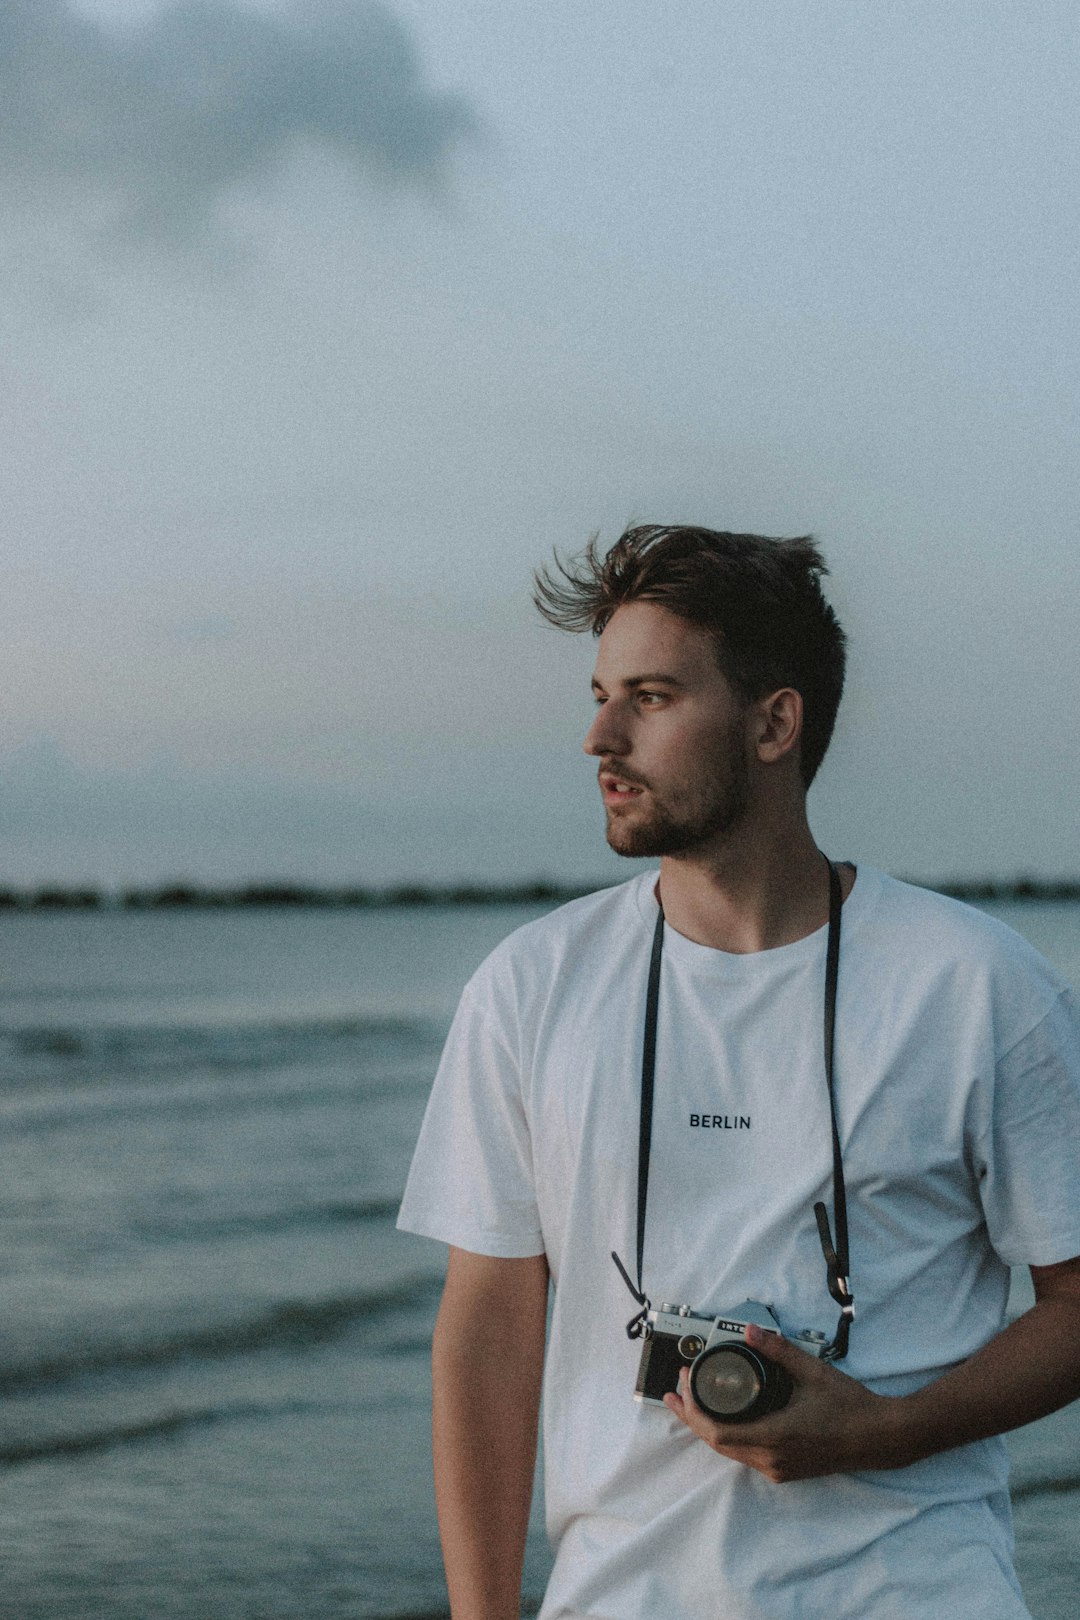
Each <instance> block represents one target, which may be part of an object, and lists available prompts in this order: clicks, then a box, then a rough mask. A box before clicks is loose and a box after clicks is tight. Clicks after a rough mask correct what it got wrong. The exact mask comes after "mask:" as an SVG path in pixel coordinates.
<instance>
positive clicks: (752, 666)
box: [533, 523, 847, 787]
mask: <svg viewBox="0 0 1080 1620" xmlns="http://www.w3.org/2000/svg"><path fill="white" fill-rule="evenodd" d="M827 573H828V569H827V568H826V566H825V559H824V558H823V557H822V555H821V552H820V551H819V550H818V547H817V545H816V544H815V542H814V541H813V540H812V539H811V538H810V537H809V536H808V535H804V536H802V537H801V538H799V539H794V540H771V539H767V538H765V537H764V536H762V535H757V534H727V533H723V532H721V531H719V530H716V529H698V528H689V527H683V526H678V525H667V524H655V523H650V524H644V525H642V526H640V527H637V528H632V529H627V531H626V533H625V534H624V535H622V537H621V538H620V539H619V540H617V541H616V542H615V544H614V545H613V546H612V547H611V549H610V551H608V552H607V554H606V555H605V556H601V554H600V551H599V547H598V537H597V536H595V535H594V536H593V538H592V539H591V540H590V541H589V544H588V546H587V547H586V549H585V551H584V552H583V553H582V554H581V556H580V557H577V558H571V559H570V560H569V561H568V562H564V561H563V560H562V558H560V556H559V554H558V552H556V553H555V561H554V564H553V566H552V567H551V568H542V569H539V570H538V571H537V573H536V574H535V576H534V585H535V589H534V592H533V601H534V602H535V603H536V606H537V607H538V608H539V610H540V612H541V613H542V614H543V615H544V618H545V619H547V620H548V621H549V623H551V624H554V625H557V626H558V627H559V628H560V629H561V630H575V631H582V630H591V631H592V633H593V635H594V636H598V635H599V634H600V633H601V631H602V630H603V628H604V626H605V625H606V624H607V622H608V620H609V619H610V618H611V616H612V614H613V613H614V612H615V610H616V608H619V607H622V606H623V605H624V604H625V603H627V602H658V603H659V604H660V605H661V606H662V607H666V608H668V609H669V610H670V611H671V612H672V613H676V614H678V615H679V617H680V618H682V619H688V620H689V621H690V622H691V623H692V624H698V625H701V626H702V627H703V628H704V629H705V630H707V631H708V632H709V634H710V635H711V636H712V638H713V641H714V643H715V646H716V656H717V660H718V663H719V665H720V668H721V670H722V671H723V673H724V675H725V677H726V678H727V679H728V680H729V681H730V682H731V684H732V686H733V687H734V688H735V690H736V691H737V692H738V693H740V695H741V696H742V697H743V698H744V699H745V700H746V701H748V702H751V703H752V702H755V701H756V700H757V699H758V698H762V697H766V696H767V695H768V694H769V693H770V692H776V691H779V690H780V688H781V687H785V686H790V687H793V688H794V689H795V690H796V691H797V692H799V693H800V694H801V696H802V700H803V730H802V739H801V748H800V770H801V773H802V779H803V782H804V784H805V785H806V786H807V787H809V786H810V783H811V782H812V781H813V779H814V777H815V775H816V774H817V770H818V766H819V765H820V764H821V761H822V760H823V759H824V757H825V751H826V749H827V748H828V746H829V740H830V738H831V737H832V732H833V726H834V724H835V722H836V711H837V709H838V708H839V706H840V697H841V694H842V693H843V690H844V663H845V646H846V641H847V638H846V637H845V635H844V632H843V630H842V629H841V628H840V624H839V621H838V620H837V617H836V614H835V613H834V612H833V610H832V608H831V607H830V606H829V604H828V602H827V601H826V600H825V597H824V594H823V592H822V589H821V576H822V575H823V574H827Z"/></svg>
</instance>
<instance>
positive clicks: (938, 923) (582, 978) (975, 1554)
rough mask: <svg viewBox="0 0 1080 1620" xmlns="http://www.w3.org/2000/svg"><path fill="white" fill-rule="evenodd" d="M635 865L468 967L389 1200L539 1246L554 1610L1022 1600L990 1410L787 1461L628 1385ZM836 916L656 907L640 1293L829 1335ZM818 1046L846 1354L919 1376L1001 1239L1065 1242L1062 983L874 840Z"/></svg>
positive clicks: (970, 1322)
mask: <svg viewBox="0 0 1080 1620" xmlns="http://www.w3.org/2000/svg"><path fill="white" fill-rule="evenodd" d="M654 883H655V874H651V873H646V874H644V875H643V876H641V877H638V878H635V879H633V880H632V881H631V882H629V883H626V884H623V885H621V886H619V887H618V888H614V889H609V890H605V891H603V892H601V893H599V894H595V895H591V896H589V897H588V898H586V899H584V900H579V901H575V902H573V903H572V904H570V905H568V906H563V907H562V908H561V909H559V910H558V911H555V912H553V913H551V914H550V915H549V916H547V917H544V918H542V919H540V920H539V921H537V922H534V923H530V924H529V925H528V926H527V927H525V928H522V929H519V930H518V931H517V932H516V933H515V934H512V935H511V936H510V937H509V938H508V939H507V940H505V941H504V942H503V943H502V944H501V945H500V946H499V947H498V948H497V949H496V950H495V951H494V952H493V953H492V955H491V956H490V957H489V958H488V959H487V961H486V962H485V963H484V964H483V965H482V966H481V968H480V969H479V971H478V972H477V973H476V975H475V976H474V977H473V979H472V980H471V982H470V983H469V985H468V986H467V988H466V990H465V992H464V995H463V996H462V1000H461V1004H460V1006H459V1008H458V1012H457V1016H456V1018H455V1020H454V1024H453V1027H452V1029H451V1032H450V1036H449V1038H448V1041H447V1044H446V1049H445V1052H444V1055H443V1059H442V1063H441V1066H440V1068H439V1072H438V1076H437V1078H436V1081H435V1084H434V1087H433V1090H432V1094H431V1099H430V1102H429V1105H428V1110H427V1114H426V1116H425V1120H424V1125H423V1129H422V1131H421V1135H420V1141H419V1144H418V1147H417V1150H416V1156H415V1159H414V1161H413V1166H412V1171H411V1173H410V1177H409V1182H408V1186H407V1189H406V1193H405V1198H404V1202H403V1204H402V1208H401V1215H400V1220H399V1224H400V1225H401V1226H402V1227H404V1228H406V1229H407V1230H410V1231H413V1232H418V1233H421V1234H423V1235H425V1236H428V1237H433V1238H438V1239H440V1240H442V1241H443V1242H446V1243H451V1244H454V1245H455V1246H457V1247H459V1248H463V1249H468V1250H471V1251H473V1252H475V1253H479V1254H489V1255H503V1256H526V1255H536V1254H540V1253H544V1254H546V1255H547V1257H548V1261H549V1264H550V1267H551V1274H552V1278H553V1281H554V1284H555V1294H554V1306H553V1316H552V1323H551V1331H550V1342H549V1347H548V1356H547V1363H546V1368H545V1382H544V1391H545V1393H544V1453H545V1496H546V1506H547V1522H548V1530H549V1533H550V1535H551V1538H552V1542H553V1545H554V1547H555V1549H556V1561H555V1568H554V1572H553V1575H552V1578H551V1582H550V1584H549V1587H548V1592H547V1596H546V1598H545V1602H544V1606H543V1609H542V1611H541V1616H542V1620H580V1617H585V1616H588V1617H590V1620H601V1617H602V1620H646V1617H647V1620H655V1617H656V1616H663V1617H664V1620H702V1617H703V1616H709V1617H713V1616H717V1617H723V1620H817V1617H821V1620H886V1617H888V1620H931V1617H932V1620H940V1617H941V1616H942V1615H943V1614H947V1615H948V1616H949V1620H987V1617H988V1616H993V1617H994V1620H1020V1617H1023V1616H1026V1614H1027V1610H1026V1609H1025V1607H1024V1604H1023V1601H1022V1599H1021V1597H1020V1594H1019V1590H1018V1588H1017V1585H1016V1579H1015V1576H1014V1574H1013V1571H1012V1562H1011V1557H1012V1536H1011V1525H1010V1518H1009V1507H1008V1496H1007V1489H1006V1462H1005V1451H1004V1445H1003V1443H1002V1441H1001V1440H999V1439H998V1440H990V1441H984V1442H980V1443H978V1444H974V1445H969V1446H963V1447H960V1448H957V1449H953V1450H950V1451H947V1452H942V1453H939V1454H938V1455H936V1456H934V1457H930V1458H928V1459H926V1460H925V1461H923V1462H920V1463H917V1464H915V1465H914V1466H913V1467H910V1468H905V1469H898V1470H889V1471H882V1472H879V1473H859V1474H844V1475H832V1476H827V1477H825V1478H822V1479H815V1480H806V1481H800V1482H798V1483H789V1484H783V1485H776V1484H772V1483H770V1482H769V1481H767V1480H766V1479H764V1478H763V1476H762V1475H760V1474H758V1473H756V1472H754V1471H753V1470H751V1469H749V1468H746V1467H745V1466H743V1465H741V1464H739V1463H736V1462H733V1461H731V1460H729V1459H727V1458H724V1457H720V1456H718V1455H717V1454H716V1453H715V1452H713V1451H711V1450H710V1449H709V1448H708V1447H707V1446H705V1445H704V1444H703V1443H702V1442H701V1441H699V1440H697V1439H696V1438H695V1437H694V1436H693V1435H692V1434H690V1432H689V1431H688V1430H687V1429H686V1428H684V1427H683V1426H682V1425H681V1424H680V1423H679V1422H678V1420H677V1419H676V1418H675V1417H674V1416H673V1415H672V1414H671V1413H669V1412H667V1411H665V1410H663V1409H661V1408H658V1407H656V1406H646V1405H642V1404H641V1403H640V1402H637V1401H635V1400H634V1399H633V1389H634V1382H635V1376H636V1372H637V1364H638V1360H639V1357H640V1353H641V1345H640V1341H631V1340H629V1339H628V1338H627V1336H626V1332H625V1324H626V1322H627V1320H628V1319H629V1317H630V1316H632V1315H633V1314H634V1311H635V1310H636V1306H635V1304H634V1302H633V1300H632V1299H631V1297H630V1295H629V1293H628V1291H627V1289H626V1286H625V1284H624V1283H623V1281H622V1280H621V1278H620V1277H619V1275H618V1273H617V1271H616V1269H615V1267H614V1265H613V1264H612V1261H611V1259H610V1251H611V1250H612V1249H616V1250H617V1251H618V1252H619V1254H620V1255H621V1256H622V1258H623V1260H624V1262H625V1263H626V1264H627V1266H628V1268H631V1269H632V1267H633V1258H634V1250H635V1241H636V1236H635V1234H636V1208H637V1205H636V1183H637V1137H638V1127H639V1117H640V1115H639V1099H640V1081H641V1047H642V1030H643V1023H644V1011H645V990H646V983H647V978H648V965H649V954H650V947H651V941H652V934H653V928H654V924H655V919H656V900H655V896H654ZM826 932H827V931H826V930H825V929H824V928H822V929H820V930H819V931H818V932H816V933H814V934H812V935H810V936H808V937H807V938H805V939H802V940H798V941H797V942H796V943H794V944H792V945H785V946H781V947H779V948H778V949H776V950H770V951H762V952H758V953H753V954H750V955H731V954H728V953H726V952H723V951H717V950H713V949H710V948H708V947H706V946H702V945H696V944H694V943H693V942H692V941H690V940H688V939H686V938H685V937H683V936H682V935H680V934H678V933H676V932H675V930H674V929H672V928H671V927H667V928H666V929H665V943H664V957H663V972H662V978H661V988H660V1004H659V1033H658V1040H657V1053H656V1090H655V1101H654V1114H653V1132H652V1158H651V1166H650V1175H649V1200H648V1220H647V1226H646V1239H645V1261H644V1273H643V1281H644V1287H645V1292H646V1293H647V1294H648V1295H649V1296H650V1298H651V1299H652V1301H653V1302H654V1304H656V1303H658V1302H660V1301H662V1300H663V1301H672V1302H676V1303H680V1304H688V1305H690V1306H692V1307H693V1308H694V1309H695V1310H697V1311H699V1312H701V1313H702V1314H713V1313H714V1312H715V1313H721V1312H726V1311H736V1310H737V1308H738V1306H739V1305H740V1303H741V1302H742V1301H743V1300H744V1299H746V1298H748V1297H749V1298H754V1299H757V1300H760V1301H763V1302H764V1303H766V1304H768V1305H770V1306H771V1307H772V1309H773V1311H774V1313H775V1315H776V1317H777V1319H778V1321H779V1323H780V1326H781V1328H782V1329H783V1330H784V1331H785V1332H786V1333H789V1334H793V1333H797V1332H799V1331H800V1330H801V1329H804V1328H816V1329H819V1330H821V1331H822V1332H824V1333H827V1334H828V1335H829V1337H830V1338H831V1337H832V1334H833V1331H834V1329H835V1325H836V1315H837V1310H836V1306H835V1305H834V1304H833V1301H832V1300H831V1298H830V1297H829V1295H828V1292H827V1290H826V1277H825V1264H824V1260H823V1258H822V1253H821V1247H820V1242H819V1239H818V1234H817V1229H816V1225H815V1222H814V1217H813V1204H814V1202H815V1200H817V1199H824V1200H825V1202H826V1205H827V1207H828V1208H829V1209H830V1211H831V1209H832V1155H831V1144H830V1124H829V1105H828V1093H827V1090H826V1083H825V1075H824V1064H823V1059H822V1002H823V986H824V972H825V940H826ZM835 1075H836V1093H837V1115H838V1122H839V1129H840V1137H841V1142H842V1146H843V1157H844V1170H845V1177H846V1183H847V1196H848V1211H849V1222H850V1249H851V1274H852V1286H853V1290H854V1294H855V1300H856V1313H857V1315H856V1321H855V1324H854V1327H853V1329H852V1333H851V1343H850V1350H849V1354H848V1357H847V1360H846V1361H845V1362H843V1363H841V1368H842V1370H843V1371H844V1372H846V1373H849V1374H850V1375H851V1376H852V1377H854V1378H857V1379H860V1380H861V1381H862V1382H863V1383H865V1384H867V1385H868V1386H869V1387H870V1388H871V1389H874V1390H876V1391H878V1392H881V1393H888V1394H904V1393H906V1392H908V1391H911V1390H913V1389H916V1388H918V1387H919V1386H921V1385H922V1384H924V1383H926V1382H927V1381H929V1380H930V1379H931V1378H933V1377H935V1376H937V1375H938V1374H939V1373H941V1372H943V1371H944V1370H945V1369H946V1368H948V1367H950V1366H952V1365H954V1364H955V1363H956V1362H958V1361H960V1360H962V1359H964V1358H965V1357H967V1356H970V1355H971V1354H972V1352H973V1351H975V1350H977V1349H978V1348H979V1347H980V1346H981V1345H983V1344H985V1342H986V1341H987V1340H988V1339H989V1338H990V1337H991V1336H992V1335H993V1334H995V1333H996V1332H998V1330H999V1329H1000V1328H1001V1326H1002V1325H1003V1321H1004V1312H1005V1302H1006V1296H1007V1292H1008V1283H1009V1266H1010V1265H1015V1264H1029V1265H1049V1264H1053V1263H1055V1262H1057V1261H1061V1260H1066V1259H1069V1258H1071V1257H1072V1256H1074V1255H1076V1254H1078V1253H1080V1025H1078V1021H1077V1016H1076V1010H1075V1004H1074V1000H1073V997H1072V994H1071V992H1070V991H1069V990H1068V988H1067V987H1066V986H1065V985H1064V984H1063V983H1062V982H1061V981H1060V980H1059V979H1058V978H1057V977H1056V975H1055V974H1054V973H1053V971H1052V970H1051V969H1050V967H1049V966H1048V964H1047V963H1046V962H1045V961H1043V959H1042V958H1041V957H1040V956H1039V955H1038V954H1037V953H1036V952H1035V951H1034V950H1032V948H1031V947H1030V946H1029V945H1028V944H1027V943H1026V942H1025V941H1024V940H1022V939H1021V938H1020V937H1019V936H1018V935H1017V934H1015V933H1013V931H1012V930H1011V929H1009V928H1006V927H1005V926H1004V925H1002V924H1000V923H998V922H996V921H994V920H993V919H991V918H989V917H987V916H985V915H983V914H982V913H980V912H978V911H975V910H973V909H972V908H970V907H967V906H963V905H959V904H957V903H956V902H954V901H950V900H947V899H944V898H942V897H941V896H940V895H936V894H933V893H930V892H928V891H925V890H920V889H917V888H914V887H911V886H909V885H907V884H902V883H899V882H896V881H895V880H893V879H891V878H887V877H884V876H882V874H880V873H878V872H875V871H873V870H870V869H868V868H866V867H862V868H860V869H859V872H858V875H857V879H856V882H855V885H854V888H853V890H852V892H851V895H850V896H849V898H848V900H847V902H846V903H845V905H844V908H843V927H842V941H841V957H840V976H839V990H838V998H837V1027H836V1058H835ZM695 1120H696V1121H698V1123H697V1124H694V1123H693V1121H695ZM702 1120H707V1121H708V1124H707V1125H703V1124H702V1123H701V1121H702ZM718 1122H719V1123H718ZM478 1327H479V1325H478Z"/></svg>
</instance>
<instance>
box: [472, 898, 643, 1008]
mask: <svg viewBox="0 0 1080 1620" xmlns="http://www.w3.org/2000/svg"><path fill="white" fill-rule="evenodd" d="M655 880H656V874H655V873H654V872H644V873H640V874H638V876H636V877H632V878H630V879H629V880H628V881H627V882H625V883H618V884H615V885H613V886H612V887H610V888H606V889H597V890H596V891H594V892H593V893H592V894H586V895H582V896H580V897H579V898H578V899H576V900H569V901H567V902H566V903H565V904H564V905H561V906H556V907H555V908H554V909H553V910H552V911H548V912H545V914H544V915H543V916H542V917H536V918H534V919H533V920H532V921H531V922H527V923H524V924H522V926H521V927H520V928H515V929H514V931H513V933H511V934H508V935H507V936H506V938H505V939H503V940H501V941H500V943H499V944H498V945H496V947H495V949H494V950H493V951H492V952H491V953H490V955H489V956H487V957H486V959H485V960H484V961H483V962H482V963H481V965H480V967H479V968H478V969H477V972H476V974H475V975H474V976H473V981H472V982H473V984H474V985H476V986H477V987H479V986H483V985H485V984H490V983H491V982H492V981H494V980H502V981H507V980H513V981H517V982H519V983H520V982H521V981H528V982H531V983H534V984H535V983H536V982H537V981H550V979H551V978H552V976H553V975H554V974H556V973H558V972H559V971H561V970H562V969H564V968H567V967H568V968H570V969H571V970H573V969H575V968H577V967H580V966H581V965H583V964H584V963H585V961H586V960H587V959H588V958H589V957H590V956H592V955H593V954H594V953H600V955H601V956H603V957H605V958H606V957H608V956H610V955H612V954H613V953H614V948H615V946H616V945H618V946H620V947H622V946H624V945H625V943H626V941H627V939H628V938H630V939H636V938H637V937H638V936H639V935H640V938H641V939H642V940H643V941H645V942H646V943H647V941H648V937H649V935H648V926H649V924H648V918H647V911H648V907H649V906H650V905H652V906H653V908H654V910H655V902H654V901H653V900H652V895H651V890H652V886H653V884H654V883H655Z"/></svg>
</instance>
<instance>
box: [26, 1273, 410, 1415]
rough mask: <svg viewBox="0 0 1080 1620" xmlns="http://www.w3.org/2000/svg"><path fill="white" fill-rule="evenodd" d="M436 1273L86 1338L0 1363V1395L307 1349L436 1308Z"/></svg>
mask: <svg viewBox="0 0 1080 1620" xmlns="http://www.w3.org/2000/svg"><path fill="white" fill-rule="evenodd" d="M441 1287H442V1279H441V1277H437V1276H432V1275H424V1276H413V1277H406V1278H403V1279H402V1280H401V1281H400V1282H396V1283H394V1284H392V1285H391V1286H389V1287H386V1288H382V1289H377V1290H371V1291H368V1292H364V1293H356V1294H340V1295H334V1296H331V1297H330V1298H326V1299H316V1300H308V1299H296V1300H286V1301H284V1302H282V1303H281V1304H279V1305H275V1306H273V1307H272V1308H271V1309H270V1310H268V1311H265V1312H263V1313H262V1314H261V1315H258V1316H252V1317H247V1318H244V1319H240V1320H236V1319H234V1320H231V1321H223V1322H214V1323H208V1324H206V1325H205V1326H200V1327H195V1328H192V1329H189V1330H187V1331H180V1332H178V1333H173V1334H169V1335H166V1336H164V1337H162V1338H160V1339H155V1340H152V1341H143V1342H142V1343H128V1344H124V1343H113V1344H103V1345H86V1346H84V1347H80V1348H78V1349H71V1350H65V1351H64V1352H62V1353H61V1354H59V1355H54V1356H49V1355H45V1356H42V1357H40V1358H39V1359H37V1360H33V1361H26V1362H23V1363H21V1364H19V1363H12V1364H9V1365H8V1366H3V1365H2V1364H0V1395H9V1394H14V1393H15V1392H16V1391H18V1390H25V1389H28V1388H30V1387H36V1386H38V1385H41V1384H58V1383H62V1382H64V1381H66V1380H67V1379H71V1378H78V1377H82V1376H83V1375H85V1374H87V1373H101V1372H113V1371H117V1372H119V1371H122V1370H124V1369H130V1368H134V1367H154V1368H158V1367H162V1366H167V1365H168V1364H169V1363H171V1362H177V1361H181V1360H186V1359H190V1358H192V1357H205V1358H215V1359H216V1358H220V1357H228V1356H236V1355H247V1354H249V1353H250V1352H251V1351H256V1350H265V1349H291V1350H301V1351H303V1350H308V1349H311V1348H314V1347H316V1346H318V1345H321V1344H325V1343H326V1342H327V1341H328V1340H331V1339H335V1338H338V1337H339V1336H340V1335H342V1334H344V1333H347V1332H348V1330H349V1329H350V1328H352V1327H354V1326H355V1325H356V1324H357V1323H358V1322H364V1321H368V1322H371V1321H375V1320H378V1319H379V1318H382V1317H384V1316H388V1315H390V1314H392V1313H393V1312H395V1311H398V1310H401V1309H402V1308H411V1307H416V1308H419V1309H422V1310H424V1311H427V1312H428V1313H430V1312H431V1310H432V1309H433V1308H434V1304H435V1301H436V1299H437V1298H438V1294H439V1291H440V1289H441Z"/></svg>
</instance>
